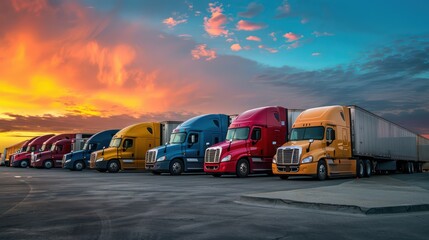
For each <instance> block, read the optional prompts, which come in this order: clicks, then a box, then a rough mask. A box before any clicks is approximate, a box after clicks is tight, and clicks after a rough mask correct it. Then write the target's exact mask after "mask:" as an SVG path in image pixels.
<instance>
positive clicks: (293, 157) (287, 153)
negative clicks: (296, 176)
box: [277, 148, 300, 165]
mask: <svg viewBox="0 0 429 240" xmlns="http://www.w3.org/2000/svg"><path fill="white" fill-rule="evenodd" d="M299 157H300V154H299V149H297V148H292V149H291V148H278V149H277V164H293V165H296V164H299Z"/></svg>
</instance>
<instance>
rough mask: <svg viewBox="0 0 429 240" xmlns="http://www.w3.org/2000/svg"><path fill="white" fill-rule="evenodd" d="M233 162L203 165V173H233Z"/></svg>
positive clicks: (234, 166) (234, 165)
mask: <svg viewBox="0 0 429 240" xmlns="http://www.w3.org/2000/svg"><path fill="white" fill-rule="evenodd" d="M235 168H236V163H235V161H234V162H233V161H229V162H220V163H204V172H206V173H222V174H224V173H235V172H236V169H235Z"/></svg>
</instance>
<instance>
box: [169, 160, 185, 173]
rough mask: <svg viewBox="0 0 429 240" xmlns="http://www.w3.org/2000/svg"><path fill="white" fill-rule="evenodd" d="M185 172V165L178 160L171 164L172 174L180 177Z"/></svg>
mask: <svg viewBox="0 0 429 240" xmlns="http://www.w3.org/2000/svg"><path fill="white" fill-rule="evenodd" d="M182 172H183V163H182V161H180V160H178V159H174V160H173V161H171V164H170V174H171V175H180V174H182Z"/></svg>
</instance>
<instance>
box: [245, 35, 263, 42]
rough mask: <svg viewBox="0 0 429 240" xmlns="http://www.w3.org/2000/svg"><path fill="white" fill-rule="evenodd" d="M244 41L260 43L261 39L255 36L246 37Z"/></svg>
mask: <svg viewBox="0 0 429 240" xmlns="http://www.w3.org/2000/svg"><path fill="white" fill-rule="evenodd" d="M246 40H249V41H256V42H260V41H261V38H259V37H256V36H248V37H247V38H246Z"/></svg>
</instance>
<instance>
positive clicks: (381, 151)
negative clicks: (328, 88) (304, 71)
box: [272, 106, 429, 180]
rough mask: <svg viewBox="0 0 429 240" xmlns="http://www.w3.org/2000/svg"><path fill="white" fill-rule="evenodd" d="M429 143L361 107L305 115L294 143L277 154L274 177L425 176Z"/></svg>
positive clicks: (295, 128)
mask: <svg viewBox="0 0 429 240" xmlns="http://www.w3.org/2000/svg"><path fill="white" fill-rule="evenodd" d="M428 143H429V141H427V139H425V138H423V137H421V136H419V135H417V134H415V133H413V132H411V131H409V130H407V129H405V128H403V127H400V126H398V125H396V124H394V123H392V122H389V121H387V120H385V119H383V118H381V117H379V116H377V115H375V114H373V113H370V112H368V111H366V110H364V109H362V108H359V107H357V106H328V107H319V108H312V109H308V110H305V111H304V112H302V113H301V114H300V115H299V116H298V118H297V119H296V121H295V123H294V124H293V126H292V131H291V133H290V138H289V141H288V142H286V143H285V144H284V145H283V146H281V147H279V148H278V149H277V152H276V155H275V156H274V158H273V162H272V170H273V173H274V174H276V175H278V176H279V177H280V178H282V179H287V178H288V177H289V176H313V177H316V178H318V179H319V180H324V179H326V178H329V177H337V176H357V177H369V176H370V175H371V174H372V173H374V172H395V171H401V172H405V173H413V172H414V171H418V172H421V171H422V168H423V165H424V164H427V163H428V162H429V153H428V151H429V148H428Z"/></svg>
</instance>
